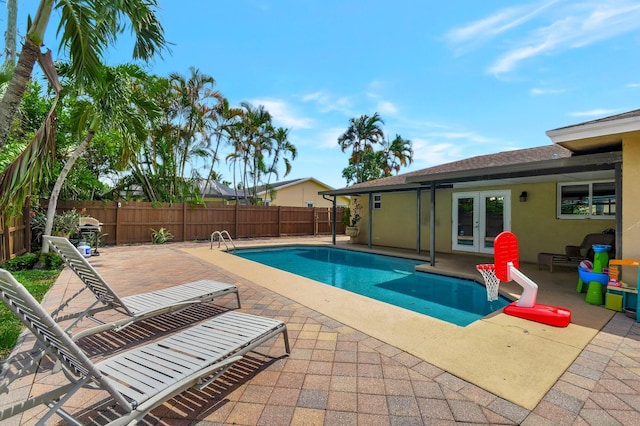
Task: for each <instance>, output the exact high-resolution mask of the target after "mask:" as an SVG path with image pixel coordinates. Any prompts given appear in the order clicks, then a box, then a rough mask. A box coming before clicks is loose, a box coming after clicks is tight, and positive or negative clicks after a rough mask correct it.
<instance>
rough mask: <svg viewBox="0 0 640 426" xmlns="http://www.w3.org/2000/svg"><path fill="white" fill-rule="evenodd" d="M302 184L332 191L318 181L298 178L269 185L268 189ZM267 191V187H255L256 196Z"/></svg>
mask: <svg viewBox="0 0 640 426" xmlns="http://www.w3.org/2000/svg"><path fill="white" fill-rule="evenodd" d="M304 182H315V183H317V184H318V185H320V186H324V187H325V188H327V189H328V190H332V189H333V188H332V187H330V186H329V185H327V184H326V183H323V182H320V181H319V180H318V179H315V178H312V177H306V178H300V179H291V180H283V181H282V182H274V183H270V184H269V187H270V188H271V189H273V190H276V191H278V190H281V189H285V188H288V187H291V186H295V185H299V184H301V183H304ZM266 190H267V185H260V186H258V187H256V194H258V195H260V194H263V193H265V192H266Z"/></svg>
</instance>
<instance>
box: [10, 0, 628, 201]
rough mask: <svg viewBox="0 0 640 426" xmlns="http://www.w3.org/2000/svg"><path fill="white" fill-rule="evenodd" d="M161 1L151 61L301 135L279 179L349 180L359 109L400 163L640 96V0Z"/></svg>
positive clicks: (522, 136) (610, 110) (508, 139)
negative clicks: (156, 54) (159, 46)
mask: <svg viewBox="0 0 640 426" xmlns="http://www.w3.org/2000/svg"><path fill="white" fill-rule="evenodd" d="M159 3H160V11H159V17H160V20H161V21H162V23H163V25H164V27H165V30H166V38H167V40H168V41H169V42H171V43H173V46H172V47H171V53H168V54H165V57H164V59H157V60H155V61H154V62H153V63H151V64H150V65H149V69H150V71H152V72H154V73H155V74H158V75H163V76H167V75H168V74H169V73H170V72H178V73H180V74H182V75H184V76H188V75H189V67H190V66H194V67H196V68H198V69H199V70H200V71H201V72H202V73H205V74H209V75H211V76H213V77H214V78H215V79H216V89H217V90H219V91H221V92H222V94H223V95H225V96H226V97H227V98H228V99H229V101H230V102H231V104H232V105H235V106H238V105H239V104H240V102H242V101H247V102H250V103H251V104H253V105H254V106H258V105H264V106H265V108H266V109H267V110H268V111H269V112H270V113H271V114H272V115H273V117H274V121H275V124H276V125H278V126H283V127H287V128H290V129H291V130H290V140H291V142H292V143H294V144H295V145H296V147H297V148H298V158H297V159H296V160H295V161H294V162H293V170H292V172H291V174H290V175H289V176H287V177H286V178H283V177H282V176H281V178H280V180H284V179H290V178H303V177H314V178H316V179H318V180H320V181H322V182H324V183H326V184H328V185H330V186H332V187H334V188H342V187H344V186H345V185H346V182H345V180H344V179H343V178H342V176H341V175H342V169H343V168H344V167H346V166H347V162H348V154H347V153H342V152H341V150H340V148H339V146H338V143H337V138H338V137H339V136H340V135H341V134H342V133H343V132H344V131H345V130H346V129H347V127H348V124H349V119H350V118H353V117H359V116H360V115H362V114H368V115H371V114H373V113H375V112H378V113H379V114H380V115H381V117H382V118H383V120H384V121H385V124H384V131H385V133H386V134H387V135H388V136H389V137H390V138H391V139H393V137H394V136H395V135H396V134H399V135H401V136H402V137H403V138H405V139H410V140H411V141H412V142H413V148H414V151H415V154H414V162H413V164H412V165H411V166H410V167H409V168H405V169H403V170H402V171H401V173H404V172H407V171H413V170H418V169H423V168H427V167H431V166H434V165H437V164H442V163H446V162H450V161H455V160H459V159H461V158H466V157H471V156H474V155H480V154H488V153H495V152H500V151H504V150H510V149H518V148H527V147H533V146H540V145H546V144H549V143H551V142H550V140H549V138H548V137H547V136H546V135H545V131H547V130H550V129H555V128H558V127H563V126H566V125H570V124H575V123H580V122H583V121H588V120H591V119H595V118H598V117H603V116H607V115H612V114H616V113H621V112H625V111H629V110H633V109H637V108H639V107H640V102H639V97H640V2H638V1H637V0H635V1H632V0H611V1H607V0H588V1H572V0H555V1H554V0H550V1H544V0H542V1H536V0H532V1H497V0H483V1H468V0H467V1H461V0H449V1H447V2H431V1H429V2H427V1H416V0H395V1H382V0H349V1H346V0H341V1H338V0H306V1H305V0H282V1H277V0H234V1H227V2H217V1H216V2H214V1H207V0H189V1H180V2H179V1H169V0H160V1H159ZM21 7H22V8H23V9H25V7H31V3H29V6H24V3H22V5H21ZM29 12H30V13H34V11H29ZM25 13H26V12H25ZM56 25H57V23H56ZM50 28H51V29H50V31H51V33H50V34H48V35H47V36H48V37H55V34H54V31H53V29H54V28H55V26H54V25H52V26H51V27H50ZM129 54H130V50H129V49H128V48H125V47H124V45H123V47H122V48H118V49H117V51H114V52H112V53H111V54H110V56H109V59H108V61H109V62H110V63H112V64H115V63H121V62H126V61H130V56H128V55H129ZM219 170H220V172H221V173H222V174H223V176H224V177H225V178H226V179H228V180H231V171H230V170H229V169H228V167H227V166H226V165H225V164H222V165H221V166H220V167H219Z"/></svg>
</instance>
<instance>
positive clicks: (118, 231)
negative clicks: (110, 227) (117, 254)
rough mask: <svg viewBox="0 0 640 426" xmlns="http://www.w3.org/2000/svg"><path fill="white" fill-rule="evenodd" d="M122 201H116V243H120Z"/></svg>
mask: <svg viewBox="0 0 640 426" xmlns="http://www.w3.org/2000/svg"><path fill="white" fill-rule="evenodd" d="M121 208H122V202H120V201H116V245H120V209H121Z"/></svg>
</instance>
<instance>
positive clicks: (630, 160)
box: [622, 133, 640, 259]
mask: <svg viewBox="0 0 640 426" xmlns="http://www.w3.org/2000/svg"><path fill="white" fill-rule="evenodd" d="M622 164H623V166H622V200H623V203H622V233H623V238H622V257H623V258H624V259H640V244H638V241H640V197H638V194H639V193H640V191H639V190H638V184H639V182H640V135H639V134H638V133H635V134H632V135H628V136H626V137H625V138H624V139H623V140H622Z"/></svg>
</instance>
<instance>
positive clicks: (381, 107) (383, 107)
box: [376, 101, 398, 119]
mask: <svg viewBox="0 0 640 426" xmlns="http://www.w3.org/2000/svg"><path fill="white" fill-rule="evenodd" d="M376 110H377V111H378V112H379V113H380V115H381V116H382V118H383V119H384V116H385V115H386V114H388V115H394V114H396V113H397V112H398V108H396V106H395V105H394V104H393V102H389V101H380V102H378V107H377V108H376Z"/></svg>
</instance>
